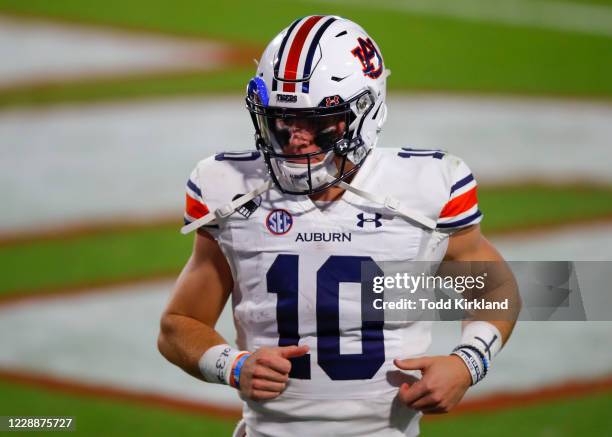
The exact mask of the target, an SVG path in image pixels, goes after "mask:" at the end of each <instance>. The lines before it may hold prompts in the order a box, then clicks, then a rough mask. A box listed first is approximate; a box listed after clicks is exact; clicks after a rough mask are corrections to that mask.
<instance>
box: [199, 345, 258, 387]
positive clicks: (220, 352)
mask: <svg viewBox="0 0 612 437" xmlns="http://www.w3.org/2000/svg"><path fill="white" fill-rule="evenodd" d="M248 355H250V352H248V351H239V350H236V349H234V348H232V347H231V346H230V345H228V344H218V345H217V346H213V347H211V348H210V349H208V350H207V351H206V352H204V354H203V355H202V357H201V358H200V360H199V361H198V367H199V368H200V372H201V373H202V375H203V376H204V380H205V381H208V382H213V383H216V384H226V385H231V386H232V387H237V386H238V384H239V376H240V373H239V371H240V367H241V366H240V367H239V368H238V369H237V370H238V372H235V370H236V368H235V367H236V364H237V363H240V364H241V363H242V362H243V360H241V358H243V357H244V358H246V357H248Z"/></svg>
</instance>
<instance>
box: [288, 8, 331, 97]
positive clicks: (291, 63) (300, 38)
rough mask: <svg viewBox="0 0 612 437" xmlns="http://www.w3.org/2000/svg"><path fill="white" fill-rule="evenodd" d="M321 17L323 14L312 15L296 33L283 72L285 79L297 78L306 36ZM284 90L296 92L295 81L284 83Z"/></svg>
mask: <svg viewBox="0 0 612 437" xmlns="http://www.w3.org/2000/svg"><path fill="white" fill-rule="evenodd" d="M321 18H323V16H322V15H313V16H312V17H310V18H308V19H307V20H306V21H305V22H304V24H302V26H301V27H300V28H299V30H298V32H297V34H296V35H295V38H293V42H292V43H291V48H290V49H289V54H288V55H287V63H286V64H285V72H284V74H283V76H284V79H288V80H295V79H296V77H297V70H298V64H299V62H300V56H301V54H302V49H303V48H304V43H305V42H306V38H307V37H308V34H309V33H310V31H311V30H312V28H313V27H314V26H315V24H317V23H318V22H319V20H320V19H321ZM283 92H287V93H294V92H295V82H291V83H287V82H285V83H284V84H283Z"/></svg>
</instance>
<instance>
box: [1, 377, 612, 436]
mask: <svg viewBox="0 0 612 437" xmlns="http://www.w3.org/2000/svg"><path fill="white" fill-rule="evenodd" d="M0 391H1V392H2V394H3V396H2V397H0V411H1V412H2V415H31V416H36V415H62V416H76V423H77V434H82V435H101V436H107V435H121V436H122V435H126V436H127V435H129V436H134V435H146V436H165V435H181V436H192V435H193V436H199V437H208V436H215V437H216V436H230V435H231V432H232V430H233V427H234V424H233V423H232V422H231V421H226V420H220V419H215V418H212V417H207V416H203V415H196V414H189V413H182V412H176V411H170V410H164V409H161V408H156V407H152V406H144V405H140V404H134V403H131V402H123V401H111V400H108V399H102V398H100V399H96V398H91V397H85V396H77V395H72V394H65V393H59V392H53V391H47V390H45V389H40V388H32V387H26V386H22V385H18V384H13V383H8V382H0ZM611 409H612V393H606V394H600V395H592V396H587V397H583V398H577V399H565V400H558V401H554V402H548V403H543V404H535V405H530V406H526V407H522V408H513V409H508V410H504V411H498V412H487V413H481V414H476V413H472V414H464V415H458V416H453V415H452V414H451V415H449V416H446V417H443V418H442V417H441V418H439V419H438V420H427V419H426V420H424V421H423V422H421V429H422V435H423V436H424V437H438V436H440V437H442V436H449V435H452V436H455V437H461V436H467V437H478V436H483V437H484V436H486V437H489V436H493V437H505V436H519V435H520V436H525V437H532V436H534V437H535V436H538V437H571V436H583V435H589V436H604V435H612V418H611V416H610V414H609V411H610V410H611ZM21 435H23V434H21Z"/></svg>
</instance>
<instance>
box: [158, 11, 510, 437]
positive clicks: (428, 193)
mask: <svg viewBox="0 0 612 437" xmlns="http://www.w3.org/2000/svg"><path fill="white" fill-rule="evenodd" d="M388 75H389V70H388V69H387V68H386V66H385V64H384V61H383V57H382V55H381V52H380V49H379V47H378V46H377V44H376V43H375V42H374V40H373V39H372V38H371V37H370V36H369V35H368V34H367V33H366V32H365V31H364V30H363V29H362V28H361V27H360V26H359V25H357V24H355V23H353V22H351V21H349V20H346V19H343V18H340V17H337V16H309V17H305V18H300V19H298V20H296V21H294V22H293V23H292V24H291V25H290V26H289V27H288V28H286V29H285V30H283V31H282V32H281V33H280V34H279V35H278V36H276V37H275V38H274V39H273V40H272V42H271V43H270V44H269V45H268V47H267V48H266V49H265V51H264V53H263V56H262V57H261V60H260V62H259V64H258V68H257V72H256V75H255V77H254V78H253V79H252V80H251V81H250V82H249V84H248V87H247V97H246V105H247V108H248V110H249V112H250V115H251V118H252V121H253V125H254V127H255V138H256V149H255V150H252V151H247V152H238V153H236V152H234V153H232V152H228V153H219V154H217V155H215V156H212V157H210V158H208V159H205V160H203V161H201V162H200V163H198V164H197V166H196V168H195V169H194V170H193V172H192V173H191V176H190V178H189V181H188V183H187V197H186V198H187V206H186V211H185V227H184V228H183V231H184V232H185V233H186V232H189V231H192V230H197V232H196V235H195V242H194V246H193V253H192V255H191V258H190V259H189V261H188V262H187V264H186V266H185V267H184V269H183V271H182V273H181V274H180V276H179V278H178V280H177V283H176V286H175V288H174V291H173V295H172V297H171V299H170V301H169V303H168V305H167V308H166V310H165V312H164V314H163V316H162V320H161V332H160V335H159V341H158V346H159V349H160V351H161V353H162V354H163V355H164V356H165V357H166V358H167V359H168V360H169V361H171V362H172V363H174V364H176V365H178V366H180V367H181V368H182V369H184V370H185V371H186V372H188V373H190V374H191V375H193V376H195V377H196V378H200V379H202V380H204V381H208V382H211V383H219V384H227V385H230V386H232V387H235V388H236V389H237V390H238V391H239V395H240V397H241V398H242V400H243V401H244V410H243V420H242V422H241V423H240V424H239V428H237V430H236V433H235V435H240V436H242V435H244V433H245V432H246V435H248V436H249V437H251V436H264V435H265V436H287V435H300V436H301V435H309V436H319V435H350V436H356V435H368V436H369V435H377V436H412V435H417V434H418V433H419V425H418V421H419V418H420V417H421V415H422V414H423V413H445V412H448V411H450V410H451V409H452V408H453V407H454V406H455V405H456V404H457V403H458V402H459V401H460V400H461V398H462V397H463V395H464V393H465V392H466V390H467V389H468V388H469V387H470V386H471V385H473V384H475V383H477V382H478V381H480V380H481V379H482V378H483V377H484V376H485V374H486V373H487V371H488V369H489V366H490V364H491V360H492V359H493V358H494V356H495V354H496V353H497V352H499V350H500V349H501V347H502V345H503V344H504V342H505V341H507V339H508V337H509V336H510V333H511V331H512V328H513V325H514V320H512V319H510V320H506V321H497V322H489V321H485V320H478V319H479V317H478V314H476V316H475V317H474V318H473V320H471V321H470V322H469V323H465V322H464V327H463V331H462V339H461V342H460V344H458V346H457V348H456V349H455V350H454V351H449V353H450V352H452V353H451V354H450V355H446V356H425V352H426V350H427V348H428V346H429V344H430V330H431V323H432V322H427V321H416V322H408V321H406V322H387V321H371V320H362V309H364V308H365V307H366V306H368V305H371V304H372V299H373V295H372V294H368V293H362V292H361V291H360V290H361V289H360V288H359V285H360V281H361V266H362V263H363V262H367V261H373V262H383V261H409V260H430V261H436V262H439V261H441V260H442V259H450V260H462V261H463V260H465V261H470V260H479V261H489V260H491V261H503V260H502V258H501V256H500V254H499V253H498V252H497V251H496V250H495V248H494V247H493V246H492V245H491V244H490V243H489V242H488V241H487V240H486V239H485V238H484V237H483V235H482V234H481V232H480V228H479V222H480V221H481V219H482V214H481V213H480V211H479V209H478V202H477V197H476V181H475V180H474V177H473V176H472V174H471V172H470V170H469V168H468V167H467V165H466V164H465V163H464V162H463V161H462V160H460V159H459V158H457V157H454V156H452V155H450V154H447V153H445V152H442V151H438V150H415V149H392V148H376V147H375V146H376V142H377V139H378V134H379V132H380V130H381V128H382V126H383V123H384V122H385V118H386V115H387V107H386V105H385V98H386V81H387V77H388ZM501 265H502V266H503V265H504V264H503V263H502V264H501ZM491 274H494V275H495V279H496V281H495V283H496V284H498V285H500V284H501V285H500V286H499V287H498V290H505V291H504V293H506V295H508V296H509V297H510V298H511V299H512V304H513V305H515V307H517V306H518V300H517V299H518V298H517V296H516V285H515V282H514V278H513V276H512V274H511V272H510V271H509V270H508V269H507V268H503V267H502V268H498V269H496V271H495V272H491ZM355 286H357V288H355ZM230 295H231V302H232V309H233V316H234V323H235V327H236V331H237V339H236V344H237V345H238V349H235V348H233V347H231V346H229V345H228V342H227V341H226V340H225V339H224V338H222V337H221V335H219V333H218V332H216V331H215V324H216V322H217V319H218V318H219V315H220V313H221V311H222V309H223V307H224V306H225V304H226V301H227V299H228V298H229V296H230Z"/></svg>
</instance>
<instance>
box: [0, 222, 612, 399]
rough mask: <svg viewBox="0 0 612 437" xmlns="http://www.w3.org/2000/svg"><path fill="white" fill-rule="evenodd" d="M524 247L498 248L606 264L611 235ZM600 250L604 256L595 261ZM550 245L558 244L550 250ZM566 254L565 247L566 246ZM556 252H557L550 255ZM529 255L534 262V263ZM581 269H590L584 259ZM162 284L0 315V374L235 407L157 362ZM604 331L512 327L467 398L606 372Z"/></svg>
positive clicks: (555, 237)
mask: <svg viewBox="0 0 612 437" xmlns="http://www.w3.org/2000/svg"><path fill="white" fill-rule="evenodd" d="M530 235H531V237H530V242H529V243H528V244H525V242H523V241H520V240H519V241H515V242H513V241H511V240H507V241H504V240H503V239H500V240H498V245H499V247H500V249H501V251H502V252H503V253H504V254H505V255H506V256H508V257H509V258H513V259H525V258H526V257H529V258H531V259H550V258H549V257H550V256H551V253H553V252H554V255H555V256H556V257H557V258H561V259H584V258H583V256H582V254H581V252H575V250H574V249H573V248H574V247H575V246H576V245H578V244H579V245H581V246H583V247H582V248H581V250H585V251H589V252H592V253H598V254H599V258H600V259H612V244H611V243H612V226H601V227H599V228H597V229H589V230H586V231H585V230H572V231H569V232H568V231H565V232H556V233H552V234H547V235H544V236H542V237H541V238H534V237H533V235H532V234H530ZM598 240H604V241H605V243H606V244H607V246H605V249H606V252H605V253H600V252H599V251H600V250H601V246H602V244H601V242H600V241H598ZM559 241H563V242H565V243H564V244H565V246H560V245H559V244H560V243H559ZM572 244H573V245H572ZM560 247H565V249H564V250H566V252H560V250H561V249H560ZM534 254H536V255H534ZM586 259H591V257H590V256H587V257H586ZM171 288H172V282H171V281H160V282H159V283H151V282H150V283H147V284H143V285H138V286H134V285H131V286H125V287H120V288H119V290H117V289H116V288H114V289H113V290H114V291H119V292H105V291H104V290H101V291H99V292H96V293H86V294H81V295H69V296H63V297H57V298H53V299H49V298H46V299H44V298H43V299H40V300H29V301H22V302H15V303H12V304H7V305H4V306H0V344H2V348H0V367H5V368H13V369H20V370H25V371H33V372H42V373H45V374H49V375H52V376H57V377H61V378H67V379H71V380H75V381H77V382H79V381H80V382H88V383H92V382H93V383H96V384H102V385H106V386H110V387H120V388H123V389H130V390H135V391H139V392H148V393H153V394H165V395H171V396H178V397H184V398H187V399H190V400H195V401H198V400H199V401H204V402H208V403H219V404H221V405H223V406H232V405H236V406H237V405H239V400H238V397H237V396H236V393H235V392H234V390H233V389H230V388H228V387H224V386H219V385H213V384H205V383H202V382H199V381H197V380H195V379H193V378H192V377H190V376H188V375H186V374H185V373H183V372H182V371H180V370H179V369H178V368H176V367H174V366H172V365H170V364H169V363H168V362H166V361H165V360H164V359H163V358H162V357H161V356H160V355H159V353H158V352H157V348H156V336H157V333H158V329H159V328H158V327H159V316H160V314H161V311H162V309H163V307H164V305H165V302H166V301H167V299H168V296H169V292H170V289H171ZM217 330H218V331H219V332H220V333H221V335H222V336H223V337H224V338H225V339H226V340H228V341H230V342H232V343H233V341H234V339H235V337H236V332H235V329H234V325H233V322H232V317H231V306H230V305H228V306H227V307H226V308H225V310H224V311H223V314H222V316H221V318H220V320H219V322H218V324H217ZM459 332H460V327H459V323H457V322H438V323H435V324H434V331H433V334H434V336H433V344H432V346H431V348H430V353H432V354H446V353H448V352H449V351H450V350H451V349H452V347H453V346H454V345H456V343H457V342H458V341H459ZM611 335H612V323H611V322H572V323H569V322H522V323H519V324H518V325H517V327H516V329H515V332H514V333H513V335H512V339H511V341H510V342H509V343H508V345H507V347H505V348H504V350H503V351H502V353H501V354H500V355H499V356H498V357H497V359H496V360H495V363H494V367H493V370H492V371H491V373H490V375H489V376H487V379H486V380H485V381H484V382H483V383H481V384H479V385H478V386H476V387H474V388H473V389H471V390H470V391H469V393H468V396H469V397H476V396H481V395H487V394H491V393H498V392H508V391H522V390H527V391H529V390H534V389H536V388H537V387H540V386H543V385H549V384H557V383H562V382H565V381H567V380H581V379H591V378H596V377H600V376H605V375H609V374H610V372H611V371H612V348H609V347H602V345H607V344H608V343H609V339H610V336H611Z"/></svg>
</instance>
